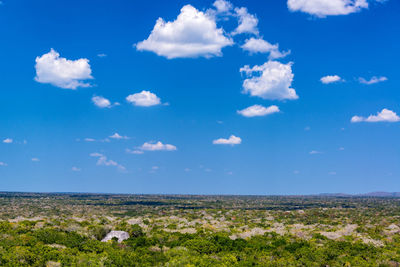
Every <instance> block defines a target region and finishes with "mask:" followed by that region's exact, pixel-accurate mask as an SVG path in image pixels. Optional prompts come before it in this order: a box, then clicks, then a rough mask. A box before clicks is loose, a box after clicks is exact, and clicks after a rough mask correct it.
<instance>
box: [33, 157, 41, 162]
mask: <svg viewBox="0 0 400 267" xmlns="http://www.w3.org/2000/svg"><path fill="white" fill-rule="evenodd" d="M32 161H33V162H39V161H40V159H38V158H32Z"/></svg>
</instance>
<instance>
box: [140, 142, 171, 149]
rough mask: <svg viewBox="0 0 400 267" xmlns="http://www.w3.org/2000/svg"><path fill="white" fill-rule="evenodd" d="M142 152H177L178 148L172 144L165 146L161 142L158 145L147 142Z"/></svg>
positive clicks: (142, 147)
mask: <svg viewBox="0 0 400 267" xmlns="http://www.w3.org/2000/svg"><path fill="white" fill-rule="evenodd" d="M140 149H141V150H144V151H175V150H177V148H176V146H174V145H171V144H163V143H161V142H160V141H158V142H156V143H151V142H145V143H144V144H143V145H142V146H141V147H140Z"/></svg>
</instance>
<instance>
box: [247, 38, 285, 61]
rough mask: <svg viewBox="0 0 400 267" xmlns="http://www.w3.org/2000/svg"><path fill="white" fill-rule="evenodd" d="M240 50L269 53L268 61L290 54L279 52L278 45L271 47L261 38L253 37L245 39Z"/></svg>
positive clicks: (271, 45)
mask: <svg viewBox="0 0 400 267" xmlns="http://www.w3.org/2000/svg"><path fill="white" fill-rule="evenodd" d="M241 48H242V49H243V50H246V51H249V52H250V53H269V56H268V58H269V59H277V58H283V57H286V56H287V55H289V54H290V51H285V52H281V51H279V44H274V45H273V44H270V43H269V42H267V41H265V40H263V39H262V38H254V37H251V38H250V39H247V40H246V41H245V43H244V45H242V46H241Z"/></svg>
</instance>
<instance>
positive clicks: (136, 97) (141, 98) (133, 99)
mask: <svg viewBox="0 0 400 267" xmlns="http://www.w3.org/2000/svg"><path fill="white" fill-rule="evenodd" d="M126 101H128V102H129V103H131V104H133V105H135V106H140V107H150V106H155V105H159V104H161V100H160V98H159V97H158V96H156V95H155V94H153V93H152V92H150V91H144V90H143V91H142V92H140V93H136V94H132V95H128V96H127V97H126Z"/></svg>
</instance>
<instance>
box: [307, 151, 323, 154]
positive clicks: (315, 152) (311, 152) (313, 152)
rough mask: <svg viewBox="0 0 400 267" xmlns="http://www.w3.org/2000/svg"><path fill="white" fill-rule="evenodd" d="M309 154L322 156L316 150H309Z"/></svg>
mask: <svg viewBox="0 0 400 267" xmlns="http://www.w3.org/2000/svg"><path fill="white" fill-rule="evenodd" d="M309 154H310V155H315V154H322V152H321V151H318V150H311V151H310V153H309Z"/></svg>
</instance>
